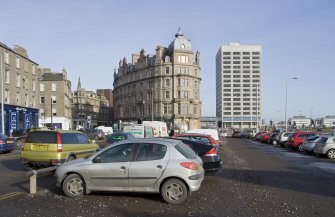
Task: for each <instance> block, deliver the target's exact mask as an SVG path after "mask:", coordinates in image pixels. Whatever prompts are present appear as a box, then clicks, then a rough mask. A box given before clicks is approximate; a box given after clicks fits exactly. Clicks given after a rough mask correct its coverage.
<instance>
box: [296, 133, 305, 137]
mask: <svg viewBox="0 0 335 217" xmlns="http://www.w3.org/2000/svg"><path fill="white" fill-rule="evenodd" d="M305 136H306V135H305V134H300V135H299V136H297V137H298V138H304V137H305Z"/></svg>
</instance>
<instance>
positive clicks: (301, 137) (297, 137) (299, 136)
mask: <svg viewBox="0 0 335 217" xmlns="http://www.w3.org/2000/svg"><path fill="white" fill-rule="evenodd" d="M317 134H318V133H315V132H296V133H294V134H293V135H292V136H290V137H289V138H288V139H287V146H289V147H292V148H294V149H297V150H299V151H303V149H302V143H303V142H304V141H305V139H308V138H310V137H312V136H315V135H317Z"/></svg>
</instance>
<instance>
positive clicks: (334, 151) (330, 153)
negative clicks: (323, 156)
mask: <svg viewBox="0 0 335 217" xmlns="http://www.w3.org/2000/svg"><path fill="white" fill-rule="evenodd" d="M327 157H328V158H330V159H334V158H335V149H330V150H329V151H327Z"/></svg>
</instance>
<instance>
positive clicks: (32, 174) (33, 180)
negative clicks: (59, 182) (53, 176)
mask: <svg viewBox="0 0 335 217" xmlns="http://www.w3.org/2000/svg"><path fill="white" fill-rule="evenodd" d="M57 167H58V166H53V167H47V168H43V169H38V170H31V171H28V172H26V176H27V177H29V193H30V194H35V193H36V190H37V176H38V175H43V174H47V173H50V172H53V171H55V170H56V168H57Z"/></svg>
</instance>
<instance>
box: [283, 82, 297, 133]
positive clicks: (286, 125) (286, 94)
mask: <svg viewBox="0 0 335 217" xmlns="http://www.w3.org/2000/svg"><path fill="white" fill-rule="evenodd" d="M289 79H292V80H296V79H298V78H297V77H292V78H287V79H286V83H285V90H286V97H285V132H287V81H288V80H289Z"/></svg>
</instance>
